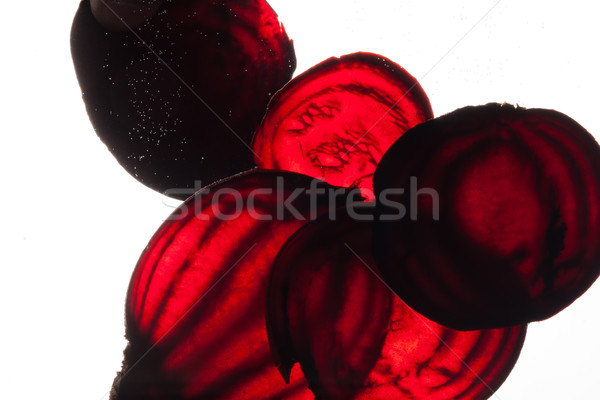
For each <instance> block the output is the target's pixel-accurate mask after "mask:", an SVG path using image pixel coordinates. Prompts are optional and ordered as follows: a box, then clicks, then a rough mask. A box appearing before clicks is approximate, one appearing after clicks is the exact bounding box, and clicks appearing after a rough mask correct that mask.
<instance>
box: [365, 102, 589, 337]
mask: <svg viewBox="0 0 600 400" xmlns="http://www.w3.org/2000/svg"><path fill="white" fill-rule="evenodd" d="M374 186H375V192H376V193H377V197H378V201H379V202H378V204H377V212H378V214H380V215H381V221H379V222H377V223H376V225H375V231H374V245H375V249H376V251H375V256H376V259H377V261H378V265H379V267H380V269H381V272H382V274H383V276H384V277H385V278H386V281H387V282H388V283H389V284H390V286H391V287H392V288H393V289H394V290H395V291H396V293H397V294H398V295H399V296H400V297H401V298H402V299H404V300H405V301H406V302H407V303H408V304H409V305H410V306H411V307H413V308H414V309H416V310H417V311H419V312H421V313H422V314H424V315H426V316H427V317H428V318H431V319H433V320H435V321H437V322H439V323H442V324H444V325H447V326H451V327H453V328H456V329H476V328H492V327H501V326H510V325H516V324H519V323H526V322H530V321H536V320H543V319H545V318H548V317H550V316H552V315H554V314H556V313H557V312H559V311H560V310H562V309H563V308H564V307H566V306H568V305H569V304H570V303H571V302H573V301H574V300H575V299H576V298H577V297H579V296H580V295H581V294H582V293H583V292H584V291H585V290H587V289H588V288H589V287H590V286H591V285H592V283H593V282H594V281H595V280H596V278H597V277H598V274H599V273H600V147H599V146H598V144H597V143H596V141H595V140H594V138H593V137H592V136H591V135H590V134H589V133H588V132H587V131H586V130H585V129H584V128H583V127H581V125H579V124H578V123H577V122H575V121H574V120H572V119H571V118H569V117H567V116H566V115H564V114H561V113H559V112H557V111H553V110H543V109H529V110H526V109H524V108H519V107H517V108H515V107H513V106H510V105H499V104H489V105H486V106H478V107H466V108H463V109H460V110H457V111H455V112H453V113H450V114H448V115H445V116H443V117H440V118H437V119H435V120H432V121H429V122H426V123H424V124H422V125H419V126H417V127H415V128H414V129H412V130H411V131H409V132H407V133H406V134H405V135H404V136H403V137H402V138H400V139H399V140H398V141H397V142H396V143H395V144H394V145H393V146H392V147H391V148H390V149H389V150H388V152H387V153H386V154H385V156H384V157H383V158H382V160H381V163H380V165H379V166H378V168H377V171H376V172H375V177H374ZM398 188H402V189H404V193H403V194H398V192H396V194H390V193H388V195H389V196H386V195H383V194H384V192H386V191H387V192H389V191H390V189H398ZM399 204H400V205H402V207H403V208H404V211H406V215H404V218H400V219H399V220H397V219H398V218H396V217H394V216H393V215H394V214H395V215H396V216H398V215H399V214H401V212H398V210H400V209H401V207H399V206H398V205H399ZM394 219H396V220H394ZM436 219H437V220H436Z"/></svg>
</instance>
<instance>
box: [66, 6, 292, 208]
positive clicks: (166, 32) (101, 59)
mask: <svg viewBox="0 0 600 400" xmlns="http://www.w3.org/2000/svg"><path fill="white" fill-rule="evenodd" d="M71 50H72V55H73V61H74V63H75V70H76V72H77V78H78V80H79V84H80V86H81V90H82V92H83V99H84V101H85V105H86V109H87V112H88V115H89V117H90V120H91V122H92V124H93V126H94V129H95V130H96V133H97V134H98V136H99V137H100V138H101V139H102V141H103V142H104V143H105V144H106V146H107V147H108V149H109V150H110V151H111V152H112V154H113V155H114V156H115V158H116V159H117V160H118V162H119V163H120V164H121V165H122V166H123V167H124V168H125V169H126V170H127V171H128V172H129V173H130V174H131V175H133V176H134V177H135V178H136V179H138V180H139V181H140V182H142V183H144V184H145V185H147V186H149V187H151V188H153V189H155V190H158V191H160V192H165V191H166V192H167V194H169V195H171V196H173V197H178V198H185V197H187V196H188V195H190V194H192V193H193V191H189V190H187V191H186V190H184V189H185V188H194V187H198V186H203V185H207V184H209V183H212V182H214V181H216V180H218V179H222V178H225V177H227V176H230V175H233V174H236V173H239V172H241V171H244V170H246V169H249V168H251V167H252V166H253V165H254V162H253V154H252V151H251V149H250V142H251V138H252V134H253V132H254V129H255V128H256V126H257V125H258V124H259V122H260V120H261V118H262V117H263V115H264V113H265V108H266V105H267V102H268V100H269V99H270V97H271V96H272V95H273V93H275V91H277V90H278V89H279V88H281V87H282V86H283V85H284V84H285V83H286V82H287V81H288V80H289V79H290V78H291V76H292V73H293V71H294V69H295V66H296V59H295V55H294V49H293V45H292V42H291V41H290V40H289V39H288V37H287V35H286V33H285V30H284V28H283V26H282V25H281V23H280V22H279V20H278V19H277V15H276V14H275V12H274V11H273V10H272V9H271V7H270V6H269V5H268V3H267V2H266V1H264V0H255V1H251V2H248V1H241V0H226V1H202V0H188V1H165V2H164V3H162V6H161V8H160V9H159V10H158V12H157V13H156V14H155V15H154V16H153V17H152V18H151V19H150V20H148V21H147V22H146V23H144V24H142V25H141V26H140V27H138V28H135V30H134V31H133V32H132V31H130V30H128V29H126V30H124V31H122V32H117V31H110V30H107V29H106V28H104V27H103V26H102V25H101V24H100V23H98V22H97V21H96V19H95V18H94V16H93V15H92V12H91V10H90V3H89V0H84V1H82V3H81V5H80V7H79V11H78V12H77V14H76V16H75V20H74V22H73V27H72V31H71ZM195 181H201V184H202V185H198V184H196V185H195Z"/></svg>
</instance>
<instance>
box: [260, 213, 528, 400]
mask: <svg viewBox="0 0 600 400" xmlns="http://www.w3.org/2000/svg"><path fill="white" fill-rule="evenodd" d="M370 242H371V224H370V223H368V222H359V221H355V220H352V219H350V218H349V217H348V216H346V215H344V214H342V215H341V216H340V218H338V219H337V220H336V221H330V220H328V219H323V218H321V219H318V220H317V221H314V222H311V223H309V224H307V225H305V226H304V227H303V228H302V229H300V230H299V231H298V232H297V233H296V234H294V236H292V238H290V240H289V241H288V242H287V243H286V244H285V246H284V247H283V248H282V250H281V252H280V253H279V255H278V256H277V258H276V261H275V266H274V268H273V272H272V277H271V281H270V283H269V289H268V294H269V297H268V301H267V307H268V308H267V310H268V312H267V332H268V334H269V340H270V344H271V348H272V350H273V353H274V356H275V358H276V360H277V361H278V363H279V365H280V371H281V373H282V375H283V376H284V378H287V376H288V374H289V371H290V370H291V367H292V365H293V364H294V363H295V362H299V363H300V365H301V367H302V371H303V372H304V374H305V376H306V378H307V380H308V382H309V387H310V388H311V390H313V392H314V393H315V398H318V399H350V398H352V399H365V400H366V399H370V400H375V399H377V400H379V399H380V400H387V399H414V400H447V399H464V400H472V399H486V398H488V397H489V396H491V395H492V394H493V393H494V391H495V390H496V389H497V388H498V387H499V386H500V385H501V384H502V382H503V381H504V380H505V379H506V377H507V376H508V374H509V373H510V371H511V370H512V368H513V366H514V364H515V363H516V361H517V358H518V356H519V353H520V351H521V347H522V345H523V341H524V339H525V331H526V325H522V326H517V327H512V328H504V329H495V330H484V331H469V332H461V331H455V330H452V329H450V328H446V327H443V326H441V325H438V324H436V323H434V322H432V321H429V320H427V319H426V318H425V317H423V316H421V315H419V314H418V313H416V312H415V311H414V310H412V309H410V308H409V307H408V306H407V305H406V304H405V303H403V302H402V301H401V300H400V299H399V298H398V297H396V296H395V295H394V294H393V292H392V291H391V290H390V289H389V288H388V287H387V286H385V284H384V283H383V280H382V279H381V278H380V277H378V276H377V275H375V274H376V273H377V271H376V269H375V267H374V265H375V263H374V260H373V257H372V253H371V246H370Z"/></svg>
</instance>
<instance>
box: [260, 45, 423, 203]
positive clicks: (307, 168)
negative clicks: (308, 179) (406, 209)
mask: <svg viewBox="0 0 600 400" xmlns="http://www.w3.org/2000/svg"><path fill="white" fill-rule="evenodd" d="M432 115H433V113H432V111H431V105H430V104H429V100H428V98H427V96H426V94H425V92H424V91H423V89H422V88H421V86H420V85H419V83H418V82H417V80H416V79H415V78H413V77H412V76H411V75H410V74H409V73H408V72H407V71H406V70H404V69H403V68H402V67H400V66H399V65H397V64H395V63H394V62H393V61H391V60H388V59H386V58H385V57H383V56H380V55H376V54H371V53H355V54H349V55H346V56H343V57H341V58H330V59H328V60H325V61H323V62H321V63H320V64H318V65H316V66H314V67H312V68H311V69H310V70H308V71H306V72H304V73H303V74H301V75H299V76H297V77H296V78H294V79H293V80H292V81H290V82H289V83H288V84H287V85H286V86H285V87H284V88H283V89H282V90H281V91H279V92H278V93H277V94H276V95H275V96H274V97H273V99H272V100H271V102H270V103H269V108H268V112H267V114H266V115H265V118H264V120H263V121H262V123H261V125H260V127H259V128H258V129H257V131H256V134H255V136H254V140H253V148H254V151H255V153H256V155H257V157H256V163H257V164H258V165H259V166H260V167H263V168H274V169H284V170H289V171H295V172H300V173H303V174H306V175H310V176H314V177H318V178H319V179H323V180H325V181H327V182H329V183H331V184H332V185H336V186H342V187H350V186H358V187H360V188H361V189H363V195H364V196H365V197H367V198H372V184H371V180H372V175H373V172H374V171H375V166H376V165H377V163H378V162H379V159H380V158H381V156H382V155H383V153H384V152H385V151H386V150H387V148H388V147H389V146H390V145H391V144H392V143H394V141H396V139H398V138H399V137H400V136H401V135H402V134H403V133H404V132H405V131H406V130H408V129H409V128H411V127H413V126H415V125H417V124H418V123H421V122H423V121H426V120H428V119H430V118H432Z"/></svg>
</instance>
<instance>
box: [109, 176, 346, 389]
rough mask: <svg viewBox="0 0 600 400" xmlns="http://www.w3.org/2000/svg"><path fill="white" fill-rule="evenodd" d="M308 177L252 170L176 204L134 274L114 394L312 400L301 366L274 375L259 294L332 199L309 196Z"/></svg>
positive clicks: (273, 363) (327, 186) (264, 292)
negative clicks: (286, 375) (292, 241)
mask: <svg viewBox="0 0 600 400" xmlns="http://www.w3.org/2000/svg"><path fill="white" fill-rule="evenodd" d="M312 181H313V178H310V177H307V176H304V175H298V174H294V173H290V172H277V171H262V172H260V171H259V172H256V171H254V172H251V173H247V174H243V175H239V176H236V177H233V178H231V179H229V180H226V181H223V182H220V183H218V184H215V185H212V186H210V187H208V188H207V189H204V190H202V191H199V192H198V193H197V194H196V195H195V197H193V198H190V199H188V200H187V201H186V202H185V203H184V204H183V205H182V206H181V207H179V208H178V209H177V210H176V211H175V213H174V215H173V219H172V220H170V221H167V222H166V223H165V224H164V225H163V226H162V227H161V228H160V229H159V230H158V232H157V233H156V234H155V236H154V237H153V239H152V240H151V241H150V243H149V245H148V246H147V248H146V250H145V251H144V253H143V254H142V256H141V258H140V260H139V262H138V265H137V267H136V269H135V272H134V273H133V277H132V280H131V283H130V287H129V291H128V296H127V306H126V323H127V339H128V340H129V345H128V347H127V349H126V351H125V361H124V367H123V371H122V372H121V373H120V374H119V376H118V377H117V379H116V380H115V385H114V390H113V392H114V394H113V397H112V398H113V399H119V400H125V399H133V398H144V399H167V398H168V399H171V398H177V399H199V398H203V399H204V398H219V399H259V398H260V399H280V398H286V399H298V400H300V399H310V398H311V393H310V391H309V390H308V389H307V385H306V382H305V380H304V378H303V377H302V375H301V374H300V373H298V374H296V375H294V376H293V377H292V381H291V383H290V384H289V385H286V384H285V383H284V381H283V380H282V379H281V377H280V376H279V373H278V371H277V368H276V365H275V362H274V360H273V358H272V355H271V351H270V349H269V344H268V339H267V333H266V328H265V309H266V304H265V301H266V289H267V283H268V277H269V273H270V270H271V267H272V264H273V260H274V258H275V256H276V254H277V253H278V251H279V249H280V247H281V246H282V245H283V244H284V243H285V241H286V240H287V239H288V238H289V236H290V235H292V234H293V233H294V232H295V231H296V230H297V229H298V228H299V227H300V226H302V225H303V224H305V223H306V221H307V220H308V219H310V218H311V215H312V213H314V215H315V216H316V215H318V212H323V211H326V210H327V209H328V207H329V205H330V201H329V199H328V198H327V197H325V196H318V197H311V195H309V194H307V191H306V190H307V189H308V188H309V187H310V184H311V182H312ZM319 187H321V188H331V187H330V186H329V185H327V184H325V183H323V182H321V183H320V186H319ZM340 191H342V192H343V191H344V190H343V189H338V194H339V192H340ZM343 197H344V196H343V195H342V196H339V197H338V198H339V199H342V198H343ZM339 201H341V200H339ZM332 203H333V204H335V201H333V200H332ZM315 216H312V218H315Z"/></svg>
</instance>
